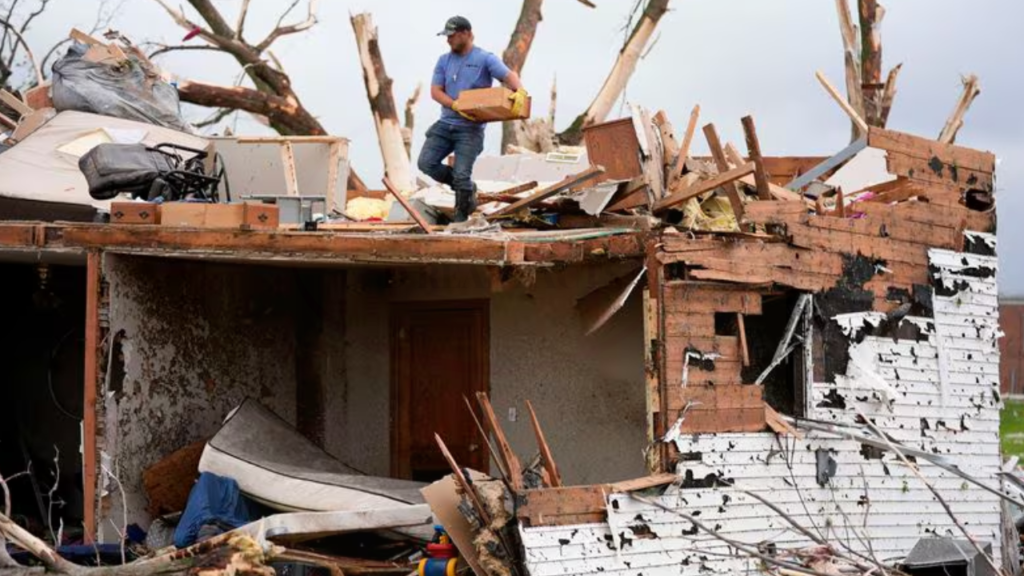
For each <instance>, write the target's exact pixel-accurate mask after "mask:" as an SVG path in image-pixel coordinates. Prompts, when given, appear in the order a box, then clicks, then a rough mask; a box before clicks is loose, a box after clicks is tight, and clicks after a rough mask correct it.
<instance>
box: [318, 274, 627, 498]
mask: <svg viewBox="0 0 1024 576" xmlns="http://www.w3.org/2000/svg"><path fill="white" fill-rule="evenodd" d="M632 269H634V266H630V265H628V264H627V265H623V266H601V267H572V268H566V269H553V270H540V271H538V272H537V274H536V279H535V281H534V282H533V283H532V284H530V285H529V286H526V285H524V284H523V283H521V282H519V281H515V282H511V283H508V284H507V285H506V286H505V287H504V288H503V289H502V290H500V291H492V283H491V276H490V275H489V273H488V271H487V270H486V269H484V268H481V267H469V266H464V267H459V266H429V267H422V268H403V269H397V270H392V271H381V270H358V271H355V270H353V271H350V272H349V291H348V305H347V309H348V328H347V330H348V347H347V352H348V355H347V361H346V365H347V373H348V378H347V380H348V383H347V386H346V387H345V388H343V389H341V390H338V389H334V390H329V391H328V394H329V401H328V405H329V410H328V413H329V414H331V415H333V416H334V419H333V421H329V422H328V435H327V437H328V440H327V444H328V449H329V450H330V451H331V452H332V453H334V454H335V455H336V456H338V457H340V458H341V459H342V460H345V461H346V462H348V463H349V464H350V465H352V466H355V467H357V468H360V469H362V470H364V471H366V472H370V473H373V474H387V473H388V471H389V468H390V461H389V435H390V422H389V419H390V404H389V400H390V367H389V356H388V354H389V342H388V335H389V328H388V321H389V320H388V318H389V303H390V302H399V301H414V300H459V299H471V298H485V299H490V301H491V305H490V323H491V340H490V344H491V351H490V364H491V379H490V388H491V398H492V401H493V403H494V408H495V411H496V413H497V414H498V417H499V418H501V420H502V424H503V426H504V427H505V429H506V432H507V433H508V435H509V439H510V441H511V443H512V446H513V448H514V449H515V450H516V452H517V453H518V454H519V455H520V457H522V458H524V459H526V458H529V457H530V456H531V455H532V454H533V453H534V452H535V451H536V443H535V441H534V437H533V431H532V428H531V427H530V423H529V418H528V416H527V414H526V411H525V400H527V399H529V400H530V401H531V402H532V403H533V405H534V407H535V409H536V410H537V412H538V417H539V419H540V420H541V424H542V425H543V427H544V429H545V433H546V434H547V438H548V442H549V443H550V444H551V446H552V449H553V451H554V453H555V457H556V459H557V461H558V464H559V466H560V468H561V471H562V475H563V478H564V479H565V481H566V482H568V483H586V482H598V481H610V480H622V479H626V478H630V477H634V476H640V475H643V474H644V472H645V469H644V464H643V457H642V454H641V451H642V450H643V448H644V430H645V425H644V411H645V404H644V372H643V317H642V306H641V301H640V297H639V294H637V295H636V296H635V297H634V298H631V299H630V301H629V302H628V303H627V305H626V306H625V308H624V309H623V310H621V311H620V312H619V313H618V314H617V315H616V316H615V317H614V318H613V319H612V320H611V321H610V322H609V324H608V325H606V326H605V327H603V328H602V329H601V330H600V331H599V332H598V333H596V334H594V335H592V336H589V337H587V336H584V334H583V328H582V324H581V322H580V320H579V317H578V315H577V312H576V310H575V304H576V300H577V299H578V298H580V297H581V296H583V295H585V294H587V293H589V292H590V291H591V290H593V289H594V288H597V287H599V286H602V285H603V284H604V283H605V282H607V281H609V280H611V279H613V278H616V277H618V276H620V275H622V274H625V273H627V272H629V271H630V270H632ZM452 414H453V416H452V417H458V418H468V417H469V415H468V414H466V412H465V409H464V408H463V407H461V406H458V407H455V408H454V409H453V413H452Z"/></svg>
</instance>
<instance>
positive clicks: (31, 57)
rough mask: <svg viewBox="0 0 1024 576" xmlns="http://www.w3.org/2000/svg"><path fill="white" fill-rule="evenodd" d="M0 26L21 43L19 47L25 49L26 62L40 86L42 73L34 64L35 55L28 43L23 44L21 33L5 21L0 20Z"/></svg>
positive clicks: (37, 65)
mask: <svg viewBox="0 0 1024 576" xmlns="http://www.w3.org/2000/svg"><path fill="white" fill-rule="evenodd" d="M0 26H3V27H4V28H5V29H6V30H9V31H10V33H11V35H12V36H13V37H14V38H15V39H16V40H17V41H18V42H20V43H21V46H22V47H23V48H24V49H25V54H26V55H27V56H28V61H29V63H30V64H31V65H32V70H33V71H34V72H35V74H36V82H38V83H39V84H42V83H43V73H42V70H41V69H40V68H39V64H38V63H37V62H36V57H35V54H33V53H32V49H31V48H29V46H28V43H27V42H25V38H24V37H23V36H22V35H21V32H19V31H18V29H17V28H15V27H14V26H13V25H11V24H10V23H9V22H7V21H5V20H0Z"/></svg>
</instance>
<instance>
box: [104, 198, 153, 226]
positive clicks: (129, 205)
mask: <svg viewBox="0 0 1024 576" xmlns="http://www.w3.org/2000/svg"><path fill="white" fill-rule="evenodd" d="M110 223H111V224H159V223H160V205H159V204H153V203H152V202H111V203H110Z"/></svg>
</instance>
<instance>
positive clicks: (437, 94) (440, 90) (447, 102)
mask: <svg viewBox="0 0 1024 576" xmlns="http://www.w3.org/2000/svg"><path fill="white" fill-rule="evenodd" d="M430 97H431V98H433V99H434V102H437V103H438V104H440V105H441V106H444V107H445V108H451V107H452V103H453V102H455V100H452V97H451V96H449V95H448V94H447V93H446V92H445V91H444V86H438V85H437V84H434V85H432V86H431V87H430Z"/></svg>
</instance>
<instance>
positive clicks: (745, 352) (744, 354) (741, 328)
mask: <svg viewBox="0 0 1024 576" xmlns="http://www.w3.org/2000/svg"><path fill="white" fill-rule="evenodd" d="M736 328H737V330H738V332H739V337H740V357H741V358H742V359H743V365H744V366H750V350H749V349H748V348H747V327H746V323H745V322H744V320H743V313H742V312H738V313H736Z"/></svg>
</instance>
